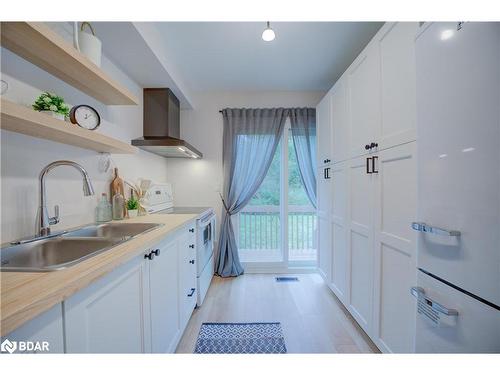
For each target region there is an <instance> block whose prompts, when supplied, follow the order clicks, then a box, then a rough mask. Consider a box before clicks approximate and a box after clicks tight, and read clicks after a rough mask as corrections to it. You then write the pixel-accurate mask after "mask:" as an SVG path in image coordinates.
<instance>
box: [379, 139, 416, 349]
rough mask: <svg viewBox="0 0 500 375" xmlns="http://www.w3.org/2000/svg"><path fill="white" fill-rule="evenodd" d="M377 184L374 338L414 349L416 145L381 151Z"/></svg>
mask: <svg viewBox="0 0 500 375" xmlns="http://www.w3.org/2000/svg"><path fill="white" fill-rule="evenodd" d="M376 164H377V165H376V169H377V170H378V173H377V174H373V175H372V176H373V179H374V189H375V221H374V224H375V236H374V241H375V243H374V255H375V257H374V260H375V264H374V265H375V275H374V280H375V282H374V286H375V288H374V319H373V321H374V339H375V341H376V343H377V345H378V347H379V348H380V349H381V350H382V351H384V352H394V353H409V352H413V349H414V348H413V341H414V337H415V331H414V329H415V327H414V325H415V307H416V306H415V299H414V298H413V297H412V296H411V295H410V293H409V290H410V288H411V287H412V286H414V285H416V284H415V283H416V235H415V233H416V232H415V231H413V230H412V229H411V222H412V218H413V217H415V215H416V210H417V199H416V198H417V189H416V186H417V181H416V144H415V142H411V143H406V144H403V145H400V146H397V147H393V148H390V149H387V150H384V151H380V152H379V153H378V159H377V160H376Z"/></svg>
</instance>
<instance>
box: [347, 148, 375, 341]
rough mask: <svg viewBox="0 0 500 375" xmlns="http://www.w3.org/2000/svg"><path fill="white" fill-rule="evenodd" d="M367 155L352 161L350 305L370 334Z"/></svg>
mask: <svg viewBox="0 0 500 375" xmlns="http://www.w3.org/2000/svg"><path fill="white" fill-rule="evenodd" d="M366 160H367V157H359V158H356V159H352V160H351V161H350V168H349V169H350V171H349V173H350V191H349V195H350V197H349V211H350V212H349V238H348V241H349V281H350V283H349V301H348V308H349V311H350V312H351V314H352V315H353V316H354V318H355V319H356V321H357V322H358V323H359V324H360V325H361V327H362V328H363V329H364V330H365V332H367V333H368V334H369V335H370V332H371V328H372V296H373V214H372V213H373V196H374V192H373V175H372V174H368V173H367V170H366Z"/></svg>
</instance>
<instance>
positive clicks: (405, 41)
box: [377, 22, 419, 150]
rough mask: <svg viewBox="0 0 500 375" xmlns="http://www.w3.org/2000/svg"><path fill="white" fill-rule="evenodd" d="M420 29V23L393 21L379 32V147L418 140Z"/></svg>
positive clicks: (380, 148)
mask: <svg viewBox="0 0 500 375" xmlns="http://www.w3.org/2000/svg"><path fill="white" fill-rule="evenodd" d="M418 29H419V27H418V22H391V23H387V24H385V25H384V26H383V27H382V29H381V30H380V32H379V33H378V34H377V42H378V45H379V48H380V72H381V79H380V103H381V111H382V112H381V114H382V123H381V134H380V139H379V142H378V143H379V146H378V149H379V150H382V149H386V148H389V147H393V146H395V145H399V144H403V143H406V142H410V141H414V140H415V139H416V128H415V126H416V125H415V124H416V88H415V81H416V77H415V43H414V41H415V37H416V34H417V31H418Z"/></svg>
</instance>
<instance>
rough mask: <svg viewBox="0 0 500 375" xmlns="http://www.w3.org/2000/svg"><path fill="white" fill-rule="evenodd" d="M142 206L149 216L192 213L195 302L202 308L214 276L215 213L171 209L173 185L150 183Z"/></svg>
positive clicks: (205, 208) (192, 209)
mask: <svg viewBox="0 0 500 375" xmlns="http://www.w3.org/2000/svg"><path fill="white" fill-rule="evenodd" d="M144 205H145V206H146V207H147V210H148V212H149V213H151V214H161V215H176V214H178V215H179V214H195V215H198V218H197V219H196V263H197V269H196V278H197V280H196V281H197V286H196V288H197V302H196V304H197V305H198V306H201V304H202V303H203V300H204V299H205V296H206V294H207V291H208V288H209V286H210V283H211V281H212V277H213V275H214V242H215V226H216V220H215V212H214V210H213V208H211V207H177V206H174V196H173V194H172V185H171V184H169V183H153V184H151V186H150V187H149V188H148V190H147V191H146V194H145V195H144Z"/></svg>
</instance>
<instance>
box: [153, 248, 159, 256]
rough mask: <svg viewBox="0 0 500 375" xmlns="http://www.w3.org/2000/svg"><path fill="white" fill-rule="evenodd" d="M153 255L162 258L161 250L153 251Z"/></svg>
mask: <svg viewBox="0 0 500 375" xmlns="http://www.w3.org/2000/svg"><path fill="white" fill-rule="evenodd" d="M152 253H153V254H154V255H156V256H157V257H159V256H160V249H156V250H153V251H152Z"/></svg>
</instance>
